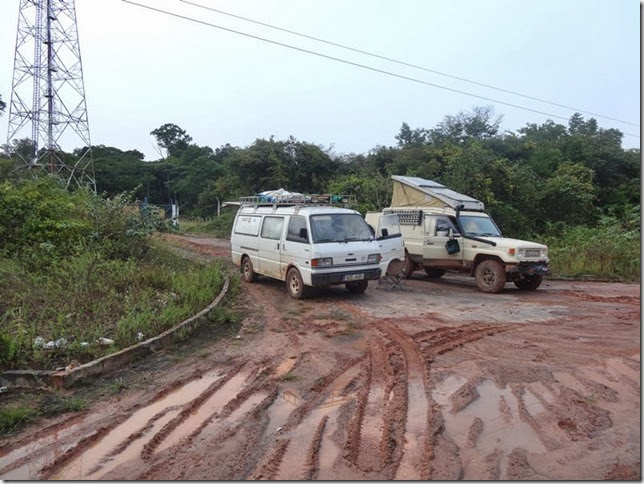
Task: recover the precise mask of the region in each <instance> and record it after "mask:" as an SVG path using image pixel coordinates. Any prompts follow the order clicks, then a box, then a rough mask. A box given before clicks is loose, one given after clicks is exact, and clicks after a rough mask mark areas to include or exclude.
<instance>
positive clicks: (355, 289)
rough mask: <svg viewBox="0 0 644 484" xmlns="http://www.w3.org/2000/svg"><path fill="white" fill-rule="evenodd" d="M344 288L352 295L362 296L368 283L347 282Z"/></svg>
mask: <svg viewBox="0 0 644 484" xmlns="http://www.w3.org/2000/svg"><path fill="white" fill-rule="evenodd" d="M345 287H346V288H347V291H349V292H351V293H353V294H362V293H363V292H365V291H366V290H367V288H368V287H369V281H355V282H347V283H346V285H345Z"/></svg>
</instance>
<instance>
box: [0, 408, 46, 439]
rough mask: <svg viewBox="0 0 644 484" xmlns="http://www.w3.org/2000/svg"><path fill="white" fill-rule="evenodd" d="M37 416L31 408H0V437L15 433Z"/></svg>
mask: <svg viewBox="0 0 644 484" xmlns="http://www.w3.org/2000/svg"><path fill="white" fill-rule="evenodd" d="M37 415H38V412H37V411H36V410H34V409H33V408H31V407H26V406H12V407H5V408H0V435H7V434H10V433H12V432H15V431H16V430H18V429H19V428H20V427H22V426H24V425H25V424H27V423H29V422H30V421H31V420H33V419H34V418H35V417H36V416H37Z"/></svg>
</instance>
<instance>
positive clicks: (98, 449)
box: [41, 372, 220, 480]
mask: <svg viewBox="0 0 644 484" xmlns="http://www.w3.org/2000/svg"><path fill="white" fill-rule="evenodd" d="M219 379H220V375H219V374H218V373H217V372H211V373H207V374H205V375H203V376H201V375H196V376H195V377H194V378H192V379H190V380H189V381H188V382H187V383H183V384H181V382H178V383H175V384H173V385H171V386H169V387H168V388H165V389H163V390H162V391H161V392H159V393H158V394H157V395H156V396H155V397H154V398H153V399H152V401H151V402H150V403H148V404H147V405H143V406H141V407H139V408H138V409H137V410H136V411H135V412H134V413H133V414H132V415H130V416H129V417H121V418H120V419H117V421H116V422H115V423H113V424H112V425H108V426H105V427H103V428H102V429H100V430H99V431H97V432H95V433H94V434H93V435H90V436H88V437H86V438H84V439H82V440H80V441H79V442H78V443H77V444H76V445H75V446H74V447H73V448H72V449H70V450H69V451H67V452H66V453H65V454H63V455H62V456H61V457H60V458H59V459H57V460H56V461H55V462H53V463H52V464H51V465H49V466H46V467H45V468H43V469H42V471H41V477H42V478H43V479H72V480H74V479H84V478H85V477H86V476H87V474H88V471H91V470H93V469H95V468H96V467H97V465H99V463H100V462H101V461H102V460H103V459H104V458H105V457H106V456H107V455H109V454H110V453H112V452H113V451H114V450H115V449H117V448H119V447H123V448H126V447H127V444H128V441H129V439H136V438H137V434H138V432H140V431H142V430H143V429H144V428H146V426H147V425H149V421H150V419H153V418H154V417H155V416H156V415H158V414H159V413H160V412H163V411H164V409H166V408H168V407H175V406H183V405H186V404H188V403H189V402H190V401H191V400H192V399H193V398H195V397H194V395H195V394H197V395H200V394H201V393H202V392H203V391H204V389H206V390H205V391H207V389H208V388H210V387H211V386H212V385H216V384H217V382H218V380H219ZM196 398H199V397H196ZM135 408H136V407H135Z"/></svg>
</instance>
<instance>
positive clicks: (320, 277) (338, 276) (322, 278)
mask: <svg viewBox="0 0 644 484" xmlns="http://www.w3.org/2000/svg"><path fill="white" fill-rule="evenodd" d="M381 273H382V272H381V270H380V268H378V269H367V270H362V271H352V272H327V273H323V274H311V285H312V286H313V287H325V286H331V285H333V284H346V283H349V282H357V281H356V280H354V281H351V280H349V281H347V280H346V276H353V275H356V274H363V275H364V277H363V278H362V279H358V281H375V280H377V279H380V274H381Z"/></svg>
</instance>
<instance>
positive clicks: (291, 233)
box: [286, 215, 309, 244]
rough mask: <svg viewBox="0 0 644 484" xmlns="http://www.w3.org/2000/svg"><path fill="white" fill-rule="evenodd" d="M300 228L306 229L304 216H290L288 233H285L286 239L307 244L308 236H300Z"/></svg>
mask: <svg viewBox="0 0 644 484" xmlns="http://www.w3.org/2000/svg"><path fill="white" fill-rule="evenodd" d="M301 229H305V230H306V218H304V217H302V216H299V215H294V216H292V217H291V220H290V222H289V223H288V233H287V234H286V240H289V241H291V242H301V243H304V244H308V243H309V238H308V236H307V237H300V233H301Z"/></svg>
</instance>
